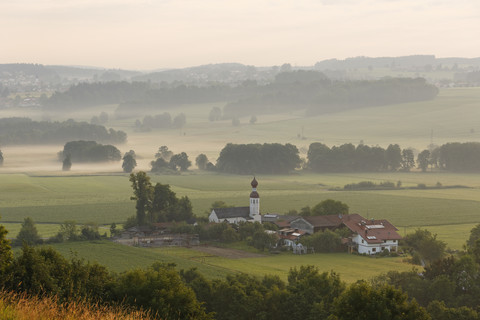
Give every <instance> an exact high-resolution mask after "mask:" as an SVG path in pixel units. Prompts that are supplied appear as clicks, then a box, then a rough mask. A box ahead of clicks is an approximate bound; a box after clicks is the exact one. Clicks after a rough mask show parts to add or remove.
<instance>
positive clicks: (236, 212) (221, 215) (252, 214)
mask: <svg viewBox="0 0 480 320" xmlns="http://www.w3.org/2000/svg"><path fill="white" fill-rule="evenodd" d="M251 186H252V192H251V193H250V206H249V207H234V208H214V209H213V210H212V212H211V213H210V215H209V216H208V220H209V221H210V222H216V223H220V222H225V221H226V222H228V223H235V224H238V223H239V222H242V221H250V222H260V223H262V215H261V214H260V195H259V194H258V192H257V186H258V182H257V180H256V179H255V177H254V178H253V180H252V182H251Z"/></svg>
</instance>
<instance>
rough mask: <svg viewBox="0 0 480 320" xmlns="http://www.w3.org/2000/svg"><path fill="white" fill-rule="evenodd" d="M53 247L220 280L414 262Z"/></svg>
mask: <svg viewBox="0 0 480 320" xmlns="http://www.w3.org/2000/svg"><path fill="white" fill-rule="evenodd" d="M53 247H54V248H55V249H57V250H58V251H60V252H61V253H62V254H64V255H65V256H67V257H68V256H70V257H71V256H73V255H77V256H78V257H85V258H86V259H88V260H90V261H95V262H98V263H100V264H103V265H105V266H107V267H108V268H110V269H111V270H114V271H116V272H122V271H126V270H129V269H133V268H146V267H148V266H150V265H151V264H153V263H154V262H173V263H175V264H176V265H177V268H178V269H189V268H197V269H198V270H199V271H200V272H201V273H203V274H204V275H205V276H207V277H208V278H210V279H221V278H224V277H225V276H226V275H228V274H234V273H238V272H242V273H248V274H251V275H256V276H260V277H262V276H263V275H266V274H273V275H278V276H280V277H281V278H282V279H283V280H286V279H287V274H288V271H289V270H290V268H293V267H295V266H297V267H298V266H300V265H315V266H317V267H318V268H319V269H320V270H321V271H327V272H329V271H331V270H333V271H335V272H337V273H339V274H340V275H341V278H342V280H344V281H347V282H353V281H356V280H358V279H370V278H372V277H374V276H376V275H379V274H381V273H385V272H387V271H389V270H398V271H408V270H411V269H412V265H411V264H407V263H404V262H403V261H402V260H403V258H401V257H398V258H370V257H363V256H356V255H349V254H347V253H339V254H309V255H302V256H299V255H293V254H291V253H282V254H280V255H270V254H267V256H266V257H262V258H243V259H228V258H223V257H219V256H212V255H209V254H205V253H202V252H199V251H195V250H192V249H188V248H176V247H170V248H154V249H151V248H137V247H129V246H124V245H120V244H115V243H113V242H109V241H96V242H76V243H63V244H55V245H54V246H53ZM132 257H135V258H134V259H132Z"/></svg>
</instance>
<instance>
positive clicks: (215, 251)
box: [191, 246, 266, 259]
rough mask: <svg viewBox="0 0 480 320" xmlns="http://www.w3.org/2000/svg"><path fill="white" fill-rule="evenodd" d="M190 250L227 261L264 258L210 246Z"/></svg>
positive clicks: (256, 254)
mask: <svg viewBox="0 0 480 320" xmlns="http://www.w3.org/2000/svg"><path fill="white" fill-rule="evenodd" d="M191 249H192V250H196V251H200V252H203V253H208V254H211V255H214V256H219V257H223V258H228V259H243V258H263V257H266V255H264V254H259V253H251V252H246V251H242V250H237V249H228V248H219V247H210V246H208V247H207V246H194V247H192V248H191Z"/></svg>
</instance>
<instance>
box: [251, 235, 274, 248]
mask: <svg viewBox="0 0 480 320" xmlns="http://www.w3.org/2000/svg"><path fill="white" fill-rule="evenodd" d="M276 243H277V237H276V235H274V234H269V233H266V232H265V230H258V231H256V232H255V233H254V234H253V237H252V244H253V246H254V247H255V248H257V249H259V250H261V251H265V249H270V248H271V247H273V246H274V245H275V244H276Z"/></svg>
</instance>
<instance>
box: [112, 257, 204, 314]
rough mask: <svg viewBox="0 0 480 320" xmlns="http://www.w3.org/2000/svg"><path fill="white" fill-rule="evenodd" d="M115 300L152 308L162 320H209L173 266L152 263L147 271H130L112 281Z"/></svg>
mask: <svg viewBox="0 0 480 320" xmlns="http://www.w3.org/2000/svg"><path fill="white" fill-rule="evenodd" d="M114 297H115V300H116V301H118V302H124V303H127V304H130V305H134V306H138V307H142V308H145V309H147V308H148V309H151V310H152V311H153V312H155V313H158V314H157V316H158V317H160V318H162V319H182V320H183V319H192V320H193V319H199V320H202V319H212V316H211V315H208V314H207V313H206V312H205V309H204V307H203V306H202V305H201V303H199V302H198V301H197V299H196V297H195V293H194V292H193V290H192V289H190V288H189V287H187V286H186V285H185V283H184V282H183V281H182V279H181V278H180V276H179V274H178V272H177V271H176V270H175V268H174V266H172V265H166V264H161V263H155V264H154V265H153V266H152V267H150V268H148V269H147V270H139V269H136V270H130V271H127V272H125V273H123V274H121V275H120V276H119V278H118V280H117V281H116V283H115V288H114Z"/></svg>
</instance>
